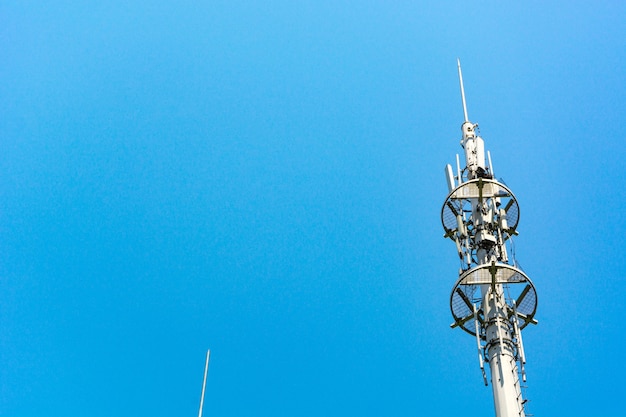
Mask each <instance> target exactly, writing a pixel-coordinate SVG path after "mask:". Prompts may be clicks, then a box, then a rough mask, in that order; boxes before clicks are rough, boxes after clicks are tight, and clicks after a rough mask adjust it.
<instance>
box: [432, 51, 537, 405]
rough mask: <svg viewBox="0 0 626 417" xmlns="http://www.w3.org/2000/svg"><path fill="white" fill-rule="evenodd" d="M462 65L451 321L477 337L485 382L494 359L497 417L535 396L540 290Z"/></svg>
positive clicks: (446, 216) (447, 223)
mask: <svg viewBox="0 0 626 417" xmlns="http://www.w3.org/2000/svg"><path fill="white" fill-rule="evenodd" d="M457 65H458V72H459V83H460V86H461V99H462V101H463V114H464V116H465V121H464V122H463V124H462V125H461V130H462V138H461V147H462V148H463V149H464V151H465V163H466V166H465V168H463V169H461V164H460V161H459V155H458V154H457V157H456V165H457V166H456V173H454V172H453V170H452V166H451V165H450V164H448V165H446V168H445V173H446V180H447V183H448V191H449V194H448V196H447V197H446V200H445V202H444V204H443V207H442V208H441V222H442V224H443V228H444V230H445V235H444V237H446V238H450V239H451V240H453V241H454V243H455V245H456V249H457V252H458V255H459V260H460V263H461V267H460V270H459V278H458V280H457V282H456V284H455V285H454V288H453V289H452V293H451V294H450V309H451V311H452V316H453V317H454V323H453V324H452V325H451V327H453V328H454V327H460V328H461V329H463V330H464V331H466V332H467V333H469V334H471V335H472V336H474V337H475V338H476V346H477V349H478V362H479V365H480V369H481V371H482V377H483V381H484V383H485V385H488V382H487V374H486V372H485V366H484V364H485V362H486V363H488V364H489V369H490V373H491V386H492V390H493V399H494V406H495V411H496V416H497V417H524V416H526V411H525V409H524V405H525V404H526V401H527V400H525V399H524V398H523V397H522V390H521V388H522V387H521V384H520V378H521V380H522V381H523V382H525V381H526V372H525V370H524V365H525V363H526V356H525V354H524V346H523V343H522V332H521V331H522V329H523V328H524V327H526V326H527V325H528V324H530V323H533V324H537V321H536V320H535V319H534V316H535V312H536V310H537V292H536V290H535V286H534V285H533V283H532V281H531V280H530V278H529V277H528V276H527V275H526V274H525V273H524V272H523V271H522V270H521V269H520V267H519V265H517V262H516V261H515V259H513V260H511V259H509V255H508V252H507V245H510V244H511V242H512V237H513V236H514V235H517V232H516V228H517V225H518V222H519V206H518V204H517V199H516V198H515V195H514V194H513V192H512V191H511V190H510V189H509V188H508V187H507V186H506V185H504V184H502V183H501V182H499V181H497V180H495V179H494V178H495V177H494V174H493V168H492V165H491V155H490V154H489V152H487V154H486V156H487V158H485V144H484V141H483V139H482V138H481V137H480V136H479V132H478V125H477V124H474V123H472V122H470V121H469V119H468V116H467V106H466V102H465V90H464V88H463V75H462V73H461V63H460V62H459V61H457ZM486 159H487V161H488V164H487V163H486Z"/></svg>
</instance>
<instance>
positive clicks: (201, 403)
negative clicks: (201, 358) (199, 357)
mask: <svg viewBox="0 0 626 417" xmlns="http://www.w3.org/2000/svg"><path fill="white" fill-rule="evenodd" d="M210 357H211V349H208V350H207V351H206V363H205V364H204V381H203V382H202V395H201V396H200V411H198V417H202V408H203V406H204V390H205V389H206V376H207V373H208V372H209V358H210Z"/></svg>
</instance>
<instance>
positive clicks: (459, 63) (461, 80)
mask: <svg viewBox="0 0 626 417" xmlns="http://www.w3.org/2000/svg"><path fill="white" fill-rule="evenodd" d="M456 64H457V67H458V68H459V83H460V84H461V99H462V100H463V116H465V121H466V122H469V118H468V117H467V106H466V105H465V89H464V88H463V73H462V72H461V60H460V59H458V58H457V59H456Z"/></svg>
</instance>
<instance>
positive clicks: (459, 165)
mask: <svg viewBox="0 0 626 417" xmlns="http://www.w3.org/2000/svg"><path fill="white" fill-rule="evenodd" d="M456 174H457V176H456V178H457V180H458V181H459V185H461V183H462V182H463V179H462V178H461V162H460V160H459V154H458V153H457V154H456Z"/></svg>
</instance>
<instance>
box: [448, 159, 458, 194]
mask: <svg viewBox="0 0 626 417" xmlns="http://www.w3.org/2000/svg"><path fill="white" fill-rule="evenodd" d="M446 180H448V191H449V192H452V191H453V190H454V188H455V187H456V186H455V185H454V174H453V173H452V166H450V164H448V165H446Z"/></svg>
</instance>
